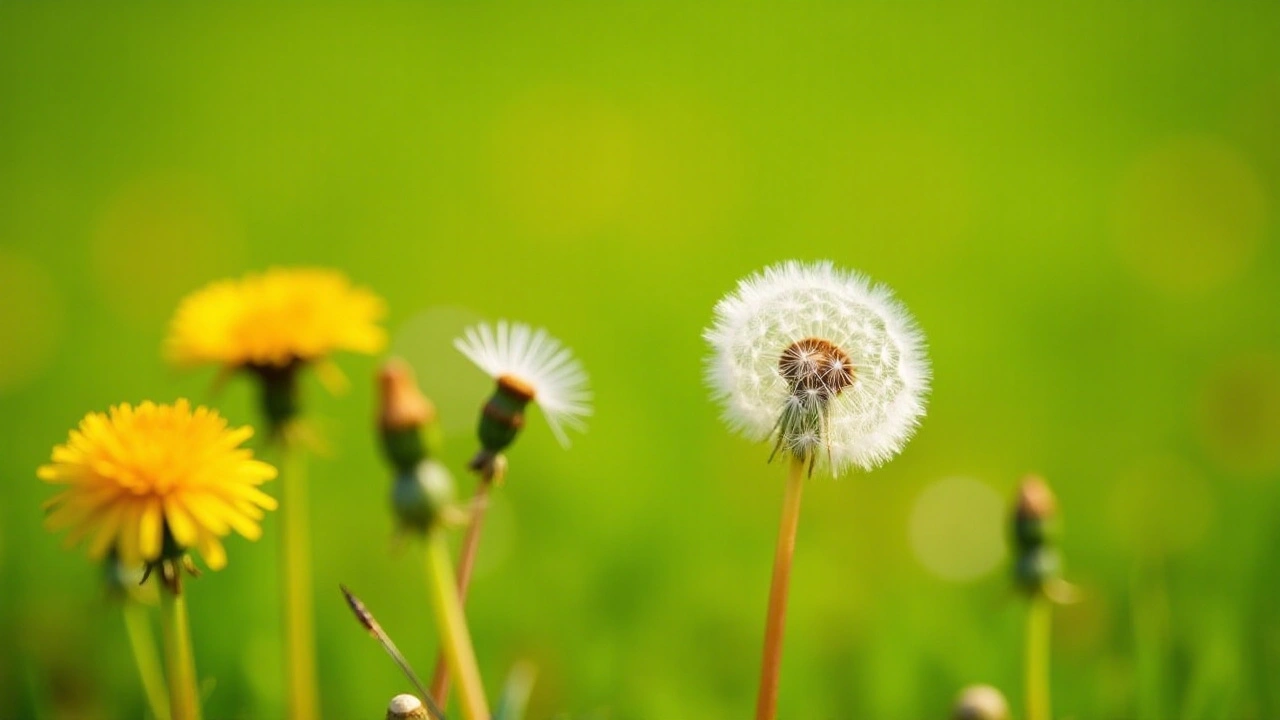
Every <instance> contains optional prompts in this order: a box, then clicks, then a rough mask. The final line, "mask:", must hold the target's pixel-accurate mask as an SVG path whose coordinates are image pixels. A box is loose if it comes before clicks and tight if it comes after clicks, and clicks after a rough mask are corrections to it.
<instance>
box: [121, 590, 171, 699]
mask: <svg viewBox="0 0 1280 720" xmlns="http://www.w3.org/2000/svg"><path fill="white" fill-rule="evenodd" d="M120 611H121V613H122V614H123V615H124V628H125V632H126V634H128V636H129V649H130V650H131V651H133V662H134V664H135V665H137V666H138V679H139V680H141V681H142V692H143V694H144V695H146V697H147V707H149V708H150V709H151V714H152V715H153V716H155V718H156V720H169V718H170V716H169V696H168V694H167V693H166V692H165V687H164V673H163V672H161V670H160V658H158V657H156V638H155V634H154V633H153V632H152V631H151V623H149V622H147V609H146V608H145V607H143V606H142V605H140V604H138V603H137V602H134V601H133V600H128V599H126V600H125V601H124V604H123V605H122V606H121V608H120Z"/></svg>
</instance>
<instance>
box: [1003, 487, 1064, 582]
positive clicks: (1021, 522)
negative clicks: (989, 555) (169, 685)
mask: <svg viewBox="0 0 1280 720" xmlns="http://www.w3.org/2000/svg"><path fill="white" fill-rule="evenodd" d="M1057 520H1058V501H1057V498H1055V497H1054V495H1053V491H1052V490H1050V489H1049V485H1048V484H1047V483H1046V482H1045V481H1044V479H1043V478H1041V477H1039V476H1037V475H1028V476H1027V477H1025V478H1023V479H1022V482H1021V483H1020V484H1019V485H1018V494H1017V497H1016V499H1015V501H1014V508H1013V528H1012V529H1013V542H1014V566H1013V574H1014V580H1015V581H1017V584H1018V586H1019V587H1021V588H1022V589H1023V590H1026V591H1027V592H1029V593H1032V594H1036V593H1040V592H1042V591H1043V589H1044V588H1045V586H1046V585H1047V584H1048V583H1049V582H1050V581H1052V580H1054V579H1055V578H1057V577H1059V575H1060V574H1061V573H1062V557H1061V555H1060V554H1059V552H1058V549H1057V547H1056V546H1055V542H1054V541H1055V540H1056V537H1057V527H1058V522H1057Z"/></svg>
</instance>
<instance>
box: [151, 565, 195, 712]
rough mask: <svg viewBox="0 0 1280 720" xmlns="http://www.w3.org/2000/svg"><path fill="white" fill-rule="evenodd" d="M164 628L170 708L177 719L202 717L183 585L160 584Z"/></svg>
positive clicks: (161, 613)
mask: <svg viewBox="0 0 1280 720" xmlns="http://www.w3.org/2000/svg"><path fill="white" fill-rule="evenodd" d="M160 631H161V634H162V635H163V637H164V662H165V670H166V674H167V675H168V676H169V708H170V712H171V713H172V717H173V720H200V703H199V702H198V701H197V700H196V664H195V659H194V658H193V657H192V655H191V629H190V627H189V626H188V622H187V598H186V596H185V595H183V594H182V589H181V586H180V585H177V584H176V583H175V585H174V587H172V588H170V587H168V586H167V585H166V584H165V583H160Z"/></svg>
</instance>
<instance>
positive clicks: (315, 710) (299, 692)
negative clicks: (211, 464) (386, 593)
mask: <svg viewBox="0 0 1280 720" xmlns="http://www.w3.org/2000/svg"><path fill="white" fill-rule="evenodd" d="M280 447H281V449H282V453H283V456H282V458H281V463H280V464H281V465H282V468H281V472H280V475H281V478H280V482H281V494H282V495H283V499H282V502H281V503H280V515H281V518H280V519H281V527H280V530H281V532H280V538H281V554H280V562H281V566H282V567H281V572H282V578H281V582H282V585H283V593H284V595H283V597H284V623H285V657H286V660H285V666H286V674H287V675H288V688H289V690H288V692H289V696H288V709H289V717H291V718H295V719H296V720H312V719H313V718H318V717H320V699H319V693H318V691H317V686H316V646H315V634H314V629H315V619H314V618H315V610H314V608H313V607H312V604H313V599H312V597H311V525H310V517H309V510H310V507H309V505H308V503H307V478H306V470H307V467H306V456H305V454H304V453H303V450H302V448H300V447H298V446H297V444H296V443H295V442H290V441H289V440H285V442H283V443H281V446H280Z"/></svg>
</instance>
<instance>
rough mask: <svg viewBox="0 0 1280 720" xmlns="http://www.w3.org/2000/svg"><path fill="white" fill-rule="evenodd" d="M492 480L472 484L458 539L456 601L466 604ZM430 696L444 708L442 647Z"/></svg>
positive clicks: (446, 675)
mask: <svg viewBox="0 0 1280 720" xmlns="http://www.w3.org/2000/svg"><path fill="white" fill-rule="evenodd" d="M491 486H492V482H490V481H489V480H487V479H483V478H482V479H481V480H480V483H479V484H478V485H476V494H475V497H474V498H472V499H471V523H470V524H469V525H468V526H467V535H466V537H465V538H463V540H462V550H461V552H460V553H459V555H458V601H459V602H461V603H462V605H464V606H465V605H466V604H467V590H468V588H470V586H471V571H472V569H473V568H474V567H475V563H476V551H477V550H478V549H479V547H480V532H481V530H482V529H483V527H484V517H485V514H486V513H487V511H488V510H489V489H490V487H491ZM431 697H433V698H435V700H436V702H437V703H439V704H440V706H441V707H444V706H445V705H446V704H447V703H448V702H449V664H448V663H447V662H445V658H444V648H441V649H440V652H439V653H437V654H436V669H435V673H433V674H432V676H431Z"/></svg>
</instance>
